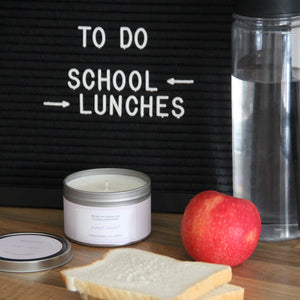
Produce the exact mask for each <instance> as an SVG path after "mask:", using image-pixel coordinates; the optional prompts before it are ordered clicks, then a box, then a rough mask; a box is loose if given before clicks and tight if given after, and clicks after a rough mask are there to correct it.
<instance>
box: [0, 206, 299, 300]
mask: <svg viewBox="0 0 300 300" xmlns="http://www.w3.org/2000/svg"><path fill="white" fill-rule="evenodd" d="M181 217H182V215H180V214H161V213H153V214H152V233H151V235H150V236H149V237H148V238H147V239H146V240H145V241H142V242H140V243H137V244H134V245H132V246H131V247H134V248H139V249H144V250H148V251H152V252H156V253H160V254H167V255H169V256H171V257H174V258H177V259H181V260H191V259H190V258H189V256H188V255H187V253H186V252H185V250H184V248H183V246H182V243H181V238H180V222H181ZM20 231H23V232H26V231H27V232H28V231H34V232H47V233H52V234H57V235H61V236H64V232H63V212H62V210H54V209H36V208H12V207H0V234H5V233H10V232H20ZM105 251H107V248H96V247H87V246H83V245H78V244H75V243H72V252H73V258H72V260H71V261H70V262H69V263H68V264H66V265H65V266H62V267H59V268H56V269H52V270H48V271H43V272H36V273H26V274H18V273H6V272H0V299H3V300H4V299H5V300H10V299H20V300H26V299H30V300H35V299H39V300H41V299H42V300H45V299H63V300H68V299H70V300H72V299H77V300H78V299H80V297H79V295H78V294H77V293H72V292H68V291H67V290H66V288H65V287H64V285H63V282H62V280H61V278H60V274H59V271H60V270H62V269H64V268H66V267H73V266H79V265H83V264H87V263H89V262H90V261H91V260H94V259H98V258H101V256H102V254H103V253H104V252H105ZM232 283H233V284H237V285H240V286H242V287H244V288H245V300H266V299H269V300H276V299H278V300H289V299H291V300H292V299H293V300H296V299H300V239H297V240H291V241H285V242H276V243H275V242H272V243H271V242H268V243H266V242H264V243H263V242H259V244H258V246H257V248H256V250H255V252H254V254H253V255H252V256H251V257H250V258H249V259H248V260H247V261H246V262H245V263H243V264H242V265H239V266H237V267H234V268H233V280H232ZM120 300H121V299H120Z"/></svg>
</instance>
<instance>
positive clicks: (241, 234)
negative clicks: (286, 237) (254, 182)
mask: <svg viewBox="0 0 300 300" xmlns="http://www.w3.org/2000/svg"><path fill="white" fill-rule="evenodd" d="M260 232H261V220H260V215H259V212H258V209H257V208H256V206H255V205H254V204H253V203H252V202H251V201H249V200H245V199H239V198H235V197H232V196H228V195H225V194H222V193H219V192H216V191H205V192H202V193H200V194H198V195H196V196H195V197H194V198H192V199H191V201H190V202H189V203H188V205H187V207H186V208H185V211H184V214H183V218H182V222H181V237H182V242H183V245H184V247H185V249H186V251H187V253H188V254H189V255H190V256H191V257H192V258H193V259H194V260H198V261H205V262H211V263H217V264H225V265H229V266H236V265H239V264H241V263H243V262H244V261H246V260H247V259H248V258H249V257H250V256H251V254H252V253H253V251H254V250H255V248H256V246H257V243H258V239H259V236H260Z"/></svg>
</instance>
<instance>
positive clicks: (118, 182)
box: [68, 174, 146, 193]
mask: <svg viewBox="0 0 300 300" xmlns="http://www.w3.org/2000/svg"><path fill="white" fill-rule="evenodd" d="M68 184H69V186H70V187H72V188H74V189H78V190H82V191H87V192H104V193H109V192H122V191H129V190H133V189H137V188H139V187H142V186H144V185H145V184H146V181H144V180H143V179H141V178H138V177H133V176H126V175H121V174H100V175H91V176H85V177H81V178H76V179H73V180H71V181H70V182H69V183H68Z"/></svg>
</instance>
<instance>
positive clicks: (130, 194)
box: [64, 168, 151, 206]
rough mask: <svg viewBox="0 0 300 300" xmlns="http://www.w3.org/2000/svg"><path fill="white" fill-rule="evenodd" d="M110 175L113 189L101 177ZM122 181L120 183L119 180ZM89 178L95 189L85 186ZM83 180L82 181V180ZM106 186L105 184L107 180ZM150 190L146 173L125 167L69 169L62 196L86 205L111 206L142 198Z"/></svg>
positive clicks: (147, 195)
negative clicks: (74, 171)
mask: <svg viewBox="0 0 300 300" xmlns="http://www.w3.org/2000/svg"><path fill="white" fill-rule="evenodd" d="M106 177H107V178H108V180H107V181H108V182H109V179H110V178H114V180H113V181H114V182H115V187H116V189H114V188H115V187H114V188H113V189H111V190H110V189H109V188H108V189H107V190H106V189H105V188H103V184H104V187H105V181H106V180H105V178H106ZM123 180H124V181H125V182H126V184H124V186H122V184H121V182H122V181H123ZM89 181H93V182H94V183H93V185H95V186H98V187H99V190H97V189H95V190H94V189H91V188H86V186H85V185H86V184H87V185H88V182H89ZM82 182H83V184H82ZM108 187H109V184H108ZM150 193H151V179H150V177H149V176H148V175H146V174H144V173H142V172H139V171H134V170H129V169H118V168H102V169H89V170H83V171H79V172H76V173H73V174H71V175H69V176H67V177H66V178H65V179H64V197H65V198H66V199H68V200H69V201H71V202H74V203H77V204H81V205H88V206H114V205H119V204H121V203H122V205H125V204H129V203H136V202H139V201H143V200H145V199H146V198H147V197H149V194H150Z"/></svg>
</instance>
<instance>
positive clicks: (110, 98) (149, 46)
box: [0, 0, 232, 212]
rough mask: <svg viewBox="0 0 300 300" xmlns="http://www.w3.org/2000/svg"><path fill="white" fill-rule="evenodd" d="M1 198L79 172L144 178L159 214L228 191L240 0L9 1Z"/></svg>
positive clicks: (43, 197) (1, 71)
mask: <svg viewBox="0 0 300 300" xmlns="http://www.w3.org/2000/svg"><path fill="white" fill-rule="evenodd" d="M0 15H1V18H0V20H1V21H0V22H1V43H0V52H1V65H0V87H1V96H0V97H1V101H0V106H1V110H0V113H1V118H0V122H1V127H0V130H1V136H0V138H1V142H0V192H1V205H21V206H41V207H61V206H62V181H63V179H64V177H65V176H66V175H68V174H70V173H73V172H75V171H79V170H84V169H90V168H102V167H116V168H129V169H134V170H139V171H142V172H145V173H147V174H148V175H149V176H150V177H151V179H152V195H153V196H152V199H153V200H152V207H153V210H156V211H177V212H180V211H182V210H183V209H184V207H185V205H186V203H187V201H188V200H189V199H190V197H191V196H193V195H195V194H197V193H198V192H201V191H202V190H206V189H215V190H219V191H221V192H226V193H231V189H232V188H231V184H232V183H231V118H230V114H231V113H230V65H231V58H230V56H231V50H230V48H231V46H230V43H231V42H230V27H231V22H232V1H227V0H199V1H189V0H187V1H177V0H175V1H167V0H162V1H159V0H154V1H144V0H142V1H128V0H124V1H112V0H106V1H93V0H89V1H83V0H81V1H76V0H75V1H70V0H65V1H17V0H16V1H14V0H10V1H1V3H0Z"/></svg>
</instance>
